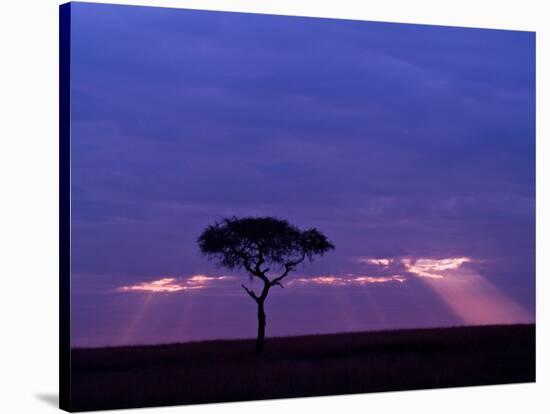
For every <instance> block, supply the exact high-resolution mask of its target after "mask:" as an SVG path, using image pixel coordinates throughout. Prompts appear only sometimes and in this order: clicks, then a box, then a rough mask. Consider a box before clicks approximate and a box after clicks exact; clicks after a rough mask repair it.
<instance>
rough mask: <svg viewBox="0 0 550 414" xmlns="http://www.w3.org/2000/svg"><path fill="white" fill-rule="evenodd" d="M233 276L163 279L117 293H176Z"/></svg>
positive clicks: (125, 288) (118, 290)
mask: <svg viewBox="0 0 550 414" xmlns="http://www.w3.org/2000/svg"><path fill="white" fill-rule="evenodd" d="M231 278H232V276H206V275H193V276H191V277H189V278H176V277H163V278H160V279H157V280H153V281H149V282H140V283H136V284H134V285H127V286H121V287H119V288H117V289H116V291H117V292H151V293H174V292H180V291H186V290H195V289H202V288H205V287H207V286H208V285H209V284H211V283H212V282H215V281H220V280H227V279H231Z"/></svg>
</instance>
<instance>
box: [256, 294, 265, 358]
mask: <svg viewBox="0 0 550 414" xmlns="http://www.w3.org/2000/svg"><path fill="white" fill-rule="evenodd" d="M264 338H265V311H264V301H263V300H258V337H257V338H256V354H257V355H261V354H262V352H263V351H264Z"/></svg>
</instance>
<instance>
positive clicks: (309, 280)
mask: <svg viewBox="0 0 550 414" xmlns="http://www.w3.org/2000/svg"><path fill="white" fill-rule="evenodd" d="M406 280H407V279H406V278H405V277H404V276H401V275H391V276H363V275H345V276H332V275H330V276H314V277H299V278H295V279H292V280H291V281H289V282H288V284H289V285H294V284H299V285H310V284H313V285H328V286H352V285H359V286H361V285H367V284H371V283H388V282H399V283H403V282H405V281H406Z"/></svg>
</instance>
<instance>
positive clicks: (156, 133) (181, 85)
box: [60, 3, 535, 411]
mask: <svg viewBox="0 0 550 414" xmlns="http://www.w3.org/2000/svg"><path fill="white" fill-rule="evenodd" d="M60 85H61V89H60V269H61V275H60V298H61V299H60V300H61V303H60V305H61V306H60V310H61V314H60V333H61V336H60V345H61V348H60V357H61V358H60V361H61V366H60V405H61V408H63V409H65V410H69V411H82V410H100V409H116V408H132V407H145V406H160V405H177V404H199V403H217V402H227V401H244V400H259V399H274V398H289V397H309V396H320V395H337V394H351V393H367V392H381V391H399V390H413V389H426V388H441V387H463V386H474V385H486V384H504V383H519V382H533V381H535V33H533V32H524V31H510V30H489V29H482V28H462V27H444V26H433V25H417V24H401V23H384V22H368V21H356V20H339V19H327V18H323V19H321V18H310V17H294V16H276V15H261V14H248V13H231V12H218V11H201V10H185V9H172V8H157V7H142V6H140V7H137V6H121V5H106V4H93V3H68V4H65V5H62V6H61V7H60ZM510 392H514V390H513V388H511V389H510Z"/></svg>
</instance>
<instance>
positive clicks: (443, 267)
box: [401, 257, 471, 279]
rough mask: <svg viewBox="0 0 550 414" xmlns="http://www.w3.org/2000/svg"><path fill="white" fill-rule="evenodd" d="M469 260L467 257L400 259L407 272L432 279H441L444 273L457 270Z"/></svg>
mask: <svg viewBox="0 0 550 414" xmlns="http://www.w3.org/2000/svg"><path fill="white" fill-rule="evenodd" d="M470 261H471V260H470V259H469V258H468V257H453V258H447V259H417V260H415V261H412V260H411V259H402V260H401V262H402V263H403V264H404V265H405V269H407V271H408V272H410V273H412V274H414V275H416V276H419V277H427V278H432V279H442V278H443V277H444V273H445V271H448V270H454V269H458V268H459V267H460V266H462V265H463V264H464V263H468V262H470Z"/></svg>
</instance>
